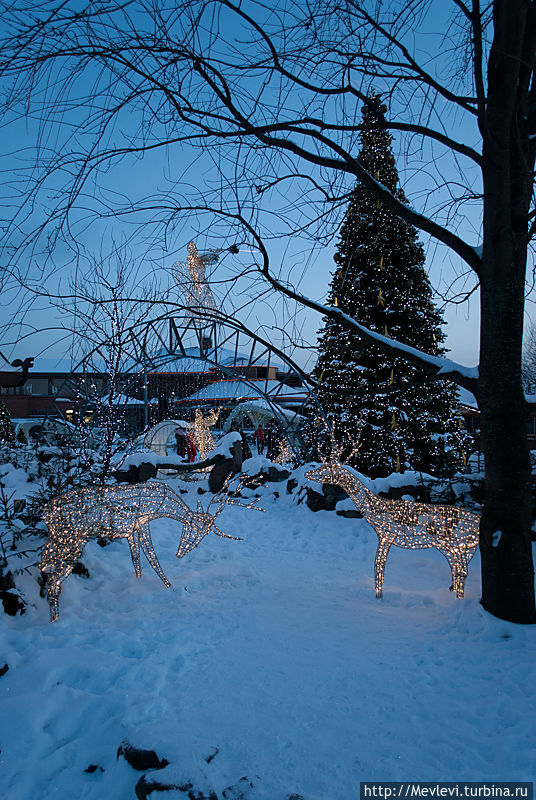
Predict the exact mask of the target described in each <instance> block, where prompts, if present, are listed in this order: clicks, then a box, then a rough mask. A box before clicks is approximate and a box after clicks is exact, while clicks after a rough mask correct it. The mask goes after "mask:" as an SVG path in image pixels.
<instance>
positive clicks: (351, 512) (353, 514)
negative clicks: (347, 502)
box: [336, 508, 363, 519]
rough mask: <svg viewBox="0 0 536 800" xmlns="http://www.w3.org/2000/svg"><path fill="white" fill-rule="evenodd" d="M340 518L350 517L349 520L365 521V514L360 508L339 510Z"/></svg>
mask: <svg viewBox="0 0 536 800" xmlns="http://www.w3.org/2000/svg"><path fill="white" fill-rule="evenodd" d="M336 513H337V516H338V517H348V518H349V519H363V514H362V513H361V511H360V510H359V509H358V508H338V509H337V511H336Z"/></svg>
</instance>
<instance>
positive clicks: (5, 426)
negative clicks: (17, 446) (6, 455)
mask: <svg viewBox="0 0 536 800" xmlns="http://www.w3.org/2000/svg"><path fill="white" fill-rule="evenodd" d="M0 442H7V443H8V444H14V443H15V428H14V427H13V423H12V422H11V417H10V416H9V411H8V410H7V408H6V404H5V403H4V402H3V401H2V400H0Z"/></svg>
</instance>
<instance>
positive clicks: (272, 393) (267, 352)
mask: <svg viewBox="0 0 536 800" xmlns="http://www.w3.org/2000/svg"><path fill="white" fill-rule="evenodd" d="M188 311H189V313H190V314H191V316H190V317H189V318H188V319H186V320H185V317H179V316H178V315H177V318H176V317H171V316H165V317H162V318H158V319H155V320H152V321H149V322H145V323H143V325H141V326H140V325H133V326H132V327H131V328H130V331H129V334H130V342H129V345H128V348H127V349H128V352H129V357H130V358H131V359H132V362H133V364H135V366H136V371H135V372H134V371H133V370H130V369H128V370H125V371H124V372H123V373H122V378H123V381H122V386H121V392H124V391H125V390H126V389H128V387H129V385H130V384H129V383H128V382H125V381H124V378H125V377H127V376H128V375H129V374H132V382H133V381H134V380H138V379H139V378H140V376H142V375H144V374H146V372H147V371H148V370H151V371H152V370H156V369H158V368H162V367H163V366H165V365H166V364H167V363H170V362H172V361H174V360H175V359H176V358H177V357H179V358H180V357H181V356H182V357H185V358H189V359H192V360H196V361H200V362H202V363H207V364H210V365H211V366H212V367H214V368H215V369H217V370H218V371H220V372H222V373H223V374H224V375H226V376H228V377H229V378H230V379H232V380H236V381H240V382H241V383H243V384H245V385H247V386H249V387H251V388H252V389H253V390H254V391H255V393H256V395H257V396H258V397H260V398H261V399H263V400H265V401H266V402H267V403H268V404H269V406H270V408H271V409H272V410H273V417H274V419H275V420H276V421H277V422H278V425H279V427H280V429H281V432H282V433H283V435H284V436H285V437H286V438H287V441H288V443H289V446H290V448H291V450H292V451H293V452H294V454H295V456H296V457H297V459H298V460H301V458H302V456H303V455H304V454H307V447H306V446H305V445H304V443H303V440H302V438H301V436H300V433H299V431H298V430H297V428H298V426H297V425H295V424H293V423H295V422H297V421H298V419H301V418H302V417H303V416H305V415H304V414H303V413H300V412H303V409H304V407H306V406H308V407H309V408H314V409H316V413H317V415H319V416H320V417H321V418H322V419H323V420H324V421H326V422H327V418H326V414H325V412H324V410H323V408H322V406H321V405H320V403H319V401H318V398H317V396H316V394H315V392H314V391H313V389H314V388H315V387H316V385H317V384H316V382H315V381H314V380H313V379H311V377H310V376H309V375H308V374H307V373H306V372H305V371H304V370H303V369H302V368H301V367H299V366H298V365H297V364H296V363H295V362H294V361H293V360H292V359H291V358H290V357H289V356H287V355H286V354H285V353H284V352H282V351H281V350H279V349H278V348H277V347H275V346H273V345H271V344H270V342H268V341H267V340H265V339H263V338H262V337H261V336H259V335H258V334H256V333H254V332H253V331H250V330H249V329H247V328H245V326H243V325H242V323H240V322H239V321H237V320H234V319H233V318H232V317H229V316H227V315H225V314H223V313H222V312H219V311H216V312H210V311H207V310H206V309H205V308H199V309H191V308H188ZM192 311H193V312H194V313H193V314H192ZM207 332H210V333H211V335H212V336H213V337H214V338H213V340H212V341H213V342H214V345H213V346H212V345H211V346H210V347H209V346H205V345H206V343H207V340H208V338H209V337H208V335H207ZM222 333H223V334H224V335H223V336H222ZM187 337H188V338H189V340H190V341H189V342H188V343H187V342H186V338H187ZM241 337H242V342H243V349H242V350H241V349H240V344H241ZM192 339H193V340H194V341H196V349H197V350H198V353H199V354H198V355H197V354H196V355H192V353H191V352H187V349H188V350H191V349H192ZM149 342H150V346H149ZM159 344H160V345H161V346H162V349H163V350H164V355H161V356H157V355H155V354H154V353H155V349H156V347H158V345H159ZM226 345H232V347H227V348H226V349H230V350H231V351H232V352H233V353H234V358H233V364H231V365H229V364H221V363H220V362H219V360H218V357H219V354H220V352H221V351H222V350H223V348H225V347H226ZM105 346H106V342H101V343H100V344H99V345H97V346H96V347H94V348H93V350H91V351H90V352H89V353H88V354H87V355H86V356H85V357H84V358H83V359H81V360H80V361H79V362H78V364H77V365H76V367H75V368H74V369H73V371H72V374H74V373H75V372H76V371H77V370H78V368H83V369H84V370H87V367H88V365H89V364H91V359H92V358H94V357H95V356H96V355H98V356H100V357H101V358H102V359H103V360H104V361H105V360H106V359H105V356H104V355H103V353H102V348H103V347H105ZM244 351H247V352H248V353H249V354H248V356H247V361H246V360H245V359H244V358H243V357H242V356H243V355H244ZM133 353H134V356H133ZM239 356H240V357H239ZM266 356H267V360H264V361H261V359H266ZM272 356H275V357H276V358H277V360H278V361H280V362H283V364H285V365H286V366H287V367H288V368H289V371H291V372H293V373H295V374H296V375H298V376H299V377H300V378H301V380H302V389H303V392H304V394H305V399H304V400H303V401H301V402H300V404H299V406H298V408H297V409H292V411H290V410H289V409H285V411H286V412H287V413H283V414H282V413H281V406H279V405H278V404H277V401H278V397H280V396H281V394H282V393H284V388H285V384H283V383H278V384H277V385H276V386H275V387H274V388H273V389H270V387H269V385H268V381H269V378H268V370H269V367H270V362H271V359H272ZM256 365H258V366H263V367H266V377H265V378H264V379H255V380H253V379H250V378H247V377H246V376H245V375H244V374H243V372H241V371H239V369H238V368H241V369H243V368H244V367H246V368H247V369H249V368H250V367H254V366H256ZM87 371H91V372H92V373H96V374H99V372H100V371H99V370H98V369H93V370H87ZM102 374H103V375H104V373H102ZM70 380H71V379H70V378H66V379H65V381H64V383H63V384H62V385H61V386H60V387H59V389H58V393H57V394H58V395H59V396H61V389H62V387H63V386H65V385H67V384H68V382H69V381H70ZM263 382H264V387H263V388H261V386H262V383H263ZM144 384H145V385H146V381H144ZM80 399H81V400H83V399H84V398H80ZM246 400H247V398H246ZM93 402H94V401H93V400H92V399H90V398H87V401H86V403H85V404H84V403H81V405H80V410H83V409H85V408H88V407H89V406H91V405H92V404H93ZM208 405H209V404H208V403H203V401H200V402H199V404H198V406H197V407H199V408H203V407H208ZM54 406H55V408H56V411H57V414H58V416H59V417H60V418H63V413H62V411H61V409H60V408H59V407H58V406H57V404H56V402H54V403H53V407H54ZM145 407H146V408H147V398H145ZM289 412H290V413H289ZM46 419H47V417H43V423H44V422H45V421H46ZM36 422H37V418H36Z"/></svg>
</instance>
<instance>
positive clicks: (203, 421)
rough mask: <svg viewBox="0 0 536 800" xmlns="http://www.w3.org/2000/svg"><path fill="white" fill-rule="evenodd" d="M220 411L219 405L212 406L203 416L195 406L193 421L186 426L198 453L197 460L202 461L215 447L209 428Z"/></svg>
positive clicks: (212, 425) (214, 422)
mask: <svg viewBox="0 0 536 800" xmlns="http://www.w3.org/2000/svg"><path fill="white" fill-rule="evenodd" d="M220 413H221V406H220V407H219V408H217V409H215V408H212V409H211V410H210V411H209V413H208V414H207V415H206V416H205V417H204V416H203V413H202V411H201V409H199V408H196V410H195V417H194V421H193V422H191V423H190V425H189V426H188V428H189V430H190V431H191V433H192V436H193V439H194V444H195V446H196V448H197V452H198V453H199V461H204V460H205V458H206V457H207V455H208V453H210V452H211V451H212V450H214V448H215V447H216V441H215V439H214V436H213V435H212V431H211V430H210V429H211V428H213V427H214V425H215V424H216V421H217V419H218V417H219V415H220ZM207 469H210V467H207ZM205 471H206V470H205Z"/></svg>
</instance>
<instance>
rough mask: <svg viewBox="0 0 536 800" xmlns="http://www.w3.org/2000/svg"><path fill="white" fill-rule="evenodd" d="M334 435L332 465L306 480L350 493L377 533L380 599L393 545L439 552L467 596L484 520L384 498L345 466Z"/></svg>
mask: <svg viewBox="0 0 536 800" xmlns="http://www.w3.org/2000/svg"><path fill="white" fill-rule="evenodd" d="M361 428H362V426H361V427H360V428H359V434H360V433H361ZM330 437H331V454H330V458H329V461H324V463H323V464H322V465H321V466H320V467H317V468H315V469H312V470H309V471H307V472H306V473H305V477H306V478H309V479H310V480H315V481H320V482H321V483H331V484H335V485H337V486H340V487H341V488H342V489H344V491H345V492H346V493H347V494H348V496H349V497H350V498H351V500H352V502H353V503H354V505H355V507H356V508H358V509H359V510H360V511H361V513H362V514H363V516H364V518H365V519H366V521H367V522H368V523H369V524H370V525H371V526H372V528H373V529H374V531H375V533H376V535H377V537H378V549H377V551H376V558H375V561H374V586H375V589H376V597H381V596H382V588H383V579H384V573H385V562H386V561H387V556H388V554H389V550H390V549H391V547H392V546H393V545H395V547H402V548H406V549H412V550H413V549H417V550H420V549H427V548H435V549H436V550H439V552H440V553H441V554H442V555H443V556H445V558H446V559H447V561H448V563H449V566H450V571H451V574H452V586H451V591H454V592H456V597H463V593H464V586H465V579H466V577H467V568H468V565H469V562H470V561H471V559H472V557H473V556H474V554H475V550H476V547H477V544H478V531H479V524H480V516H479V515H478V514H473V513H472V512H470V511H466V510H465V509H463V508H458V507H457V506H440V505H437V506H435V505H430V504H427V503H413V502H406V501H404V500H388V499H384V498H381V497H378V495H376V494H374V493H373V492H371V491H370V489H367V488H366V486H365V485H364V483H363V482H362V481H361V480H360V476H359V473H358V472H356V470H354V469H352V467H350V466H348V465H346V464H343V463H342V462H341V454H342V449H343V447H342V445H341V446H339V445H337V443H336V441H335V437H334V435H333V432H332V431H330ZM358 442H359V437H358ZM357 448H358V445H355V446H354V448H353V449H352V452H351V454H350V456H349V458H351V456H352V455H353V454H354V453H355V452H356V450H357Z"/></svg>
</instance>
